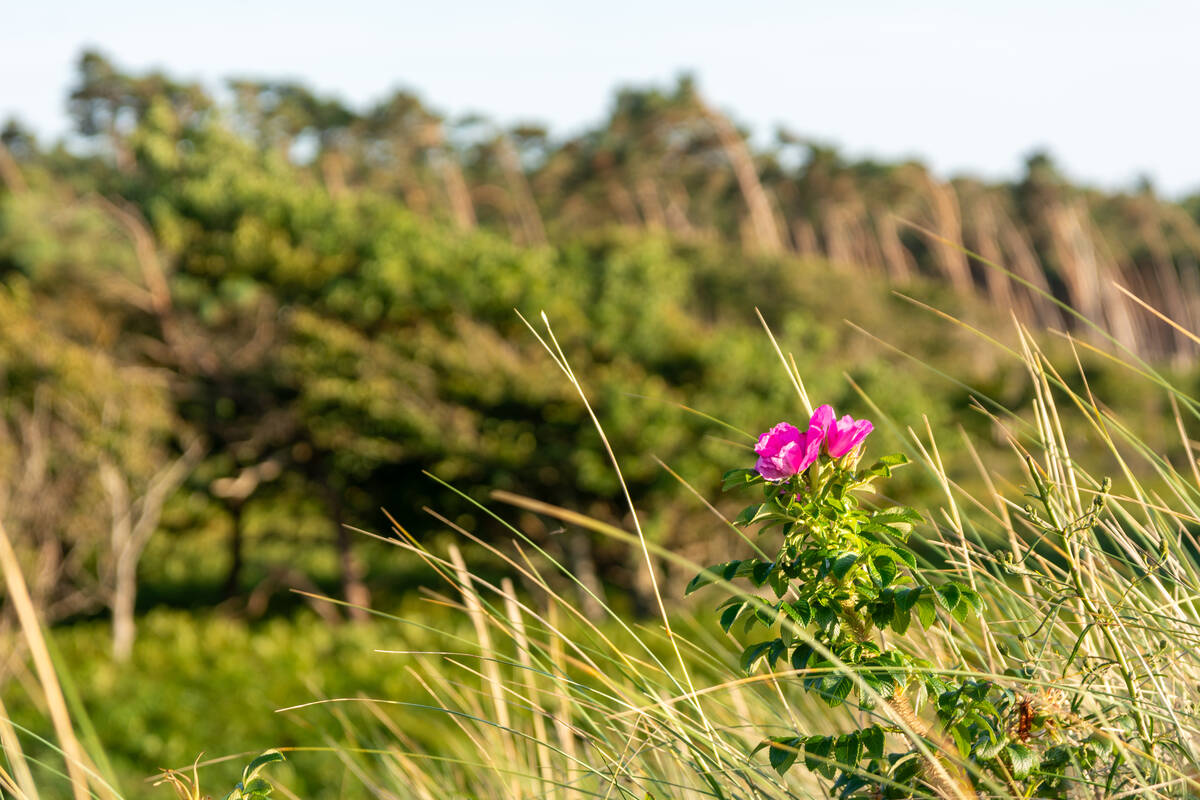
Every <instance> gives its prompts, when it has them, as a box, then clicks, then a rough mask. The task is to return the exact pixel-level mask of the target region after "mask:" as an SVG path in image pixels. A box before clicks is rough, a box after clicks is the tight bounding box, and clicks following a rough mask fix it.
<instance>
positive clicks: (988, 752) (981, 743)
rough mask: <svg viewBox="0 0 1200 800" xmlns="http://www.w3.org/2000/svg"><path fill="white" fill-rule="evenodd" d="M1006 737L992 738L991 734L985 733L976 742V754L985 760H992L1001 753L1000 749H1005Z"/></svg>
mask: <svg viewBox="0 0 1200 800" xmlns="http://www.w3.org/2000/svg"><path fill="white" fill-rule="evenodd" d="M1004 742H1005V739H1004V738H1003V737H1001V736H997V737H996V738H995V739H993V738H992V736H991V734H989V733H985V734H983V735H982V736H980V737H979V739H977V740H976V742H975V756H976V758H979V759H981V760H983V761H990V760H991V759H993V758H995V757H996V756H998V755H1000V751H1001V750H1003V749H1004Z"/></svg>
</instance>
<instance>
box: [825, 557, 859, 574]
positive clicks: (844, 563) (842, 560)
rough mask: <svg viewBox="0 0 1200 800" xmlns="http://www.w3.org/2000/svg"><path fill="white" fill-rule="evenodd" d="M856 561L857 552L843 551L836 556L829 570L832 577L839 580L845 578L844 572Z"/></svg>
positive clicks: (848, 570)
mask: <svg viewBox="0 0 1200 800" xmlns="http://www.w3.org/2000/svg"><path fill="white" fill-rule="evenodd" d="M857 562H858V553H843V554H842V555H840V556H838V557H837V560H835V561H834V562H833V566H832V567H831V568H830V570H829V571H830V572H831V573H833V577H835V578H837V579H838V580H839V581H840V580H844V579H845V578H846V574H847V573H848V572H850V570H851V569H852V568H853V567H854V565H855V564H856V563H857Z"/></svg>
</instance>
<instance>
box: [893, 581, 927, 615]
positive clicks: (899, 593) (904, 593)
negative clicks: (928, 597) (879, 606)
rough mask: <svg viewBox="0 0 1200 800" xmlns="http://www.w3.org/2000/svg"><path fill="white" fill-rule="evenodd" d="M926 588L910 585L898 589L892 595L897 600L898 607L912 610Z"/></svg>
mask: <svg viewBox="0 0 1200 800" xmlns="http://www.w3.org/2000/svg"><path fill="white" fill-rule="evenodd" d="M924 589H925V587H923V586H909V587H907V588H903V589H896V590H895V591H894V592H893V593H892V597H894V598H895V600H896V608H900V609H903V610H905V611H910V610H911V609H912V607H913V605H915V604H916V602H917V600H918V599H920V597H921V593H922V592H923V591H924Z"/></svg>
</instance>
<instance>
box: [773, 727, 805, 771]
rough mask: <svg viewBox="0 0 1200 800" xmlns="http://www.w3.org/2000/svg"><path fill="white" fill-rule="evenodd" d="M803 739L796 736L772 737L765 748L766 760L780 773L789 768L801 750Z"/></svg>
mask: <svg viewBox="0 0 1200 800" xmlns="http://www.w3.org/2000/svg"><path fill="white" fill-rule="evenodd" d="M803 747H804V740H803V739H801V738H800V737H798V736H793V737H791V738H787V739H773V740H772V741H771V743H770V746H769V749H768V750H767V761H769V762H770V764H771V768H772V769H774V770H775V771H776V772H778V773H779V774H780V775H782V774H784V773H785V772H787V771H788V770H789V769H791V767H792V765H793V764H795V763H796V759H797V758H799V757H800V753H801V752H802V751H803Z"/></svg>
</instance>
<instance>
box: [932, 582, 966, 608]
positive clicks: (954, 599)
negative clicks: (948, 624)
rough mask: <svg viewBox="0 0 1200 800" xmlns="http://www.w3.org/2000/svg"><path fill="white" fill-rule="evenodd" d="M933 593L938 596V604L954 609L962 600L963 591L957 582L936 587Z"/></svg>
mask: <svg viewBox="0 0 1200 800" xmlns="http://www.w3.org/2000/svg"><path fill="white" fill-rule="evenodd" d="M933 593H934V596H935V597H936V598H937V601H938V604H939V605H940V606H941V607H942V608H944V609H946V610H947V611H953V610H954V609H955V607H957V606H958V604H959V603H960V602H962V593H961V592H960V591H959V589H958V584H957V583H947V584H946V585H945V586H937V587H935V588H934V590H933Z"/></svg>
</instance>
